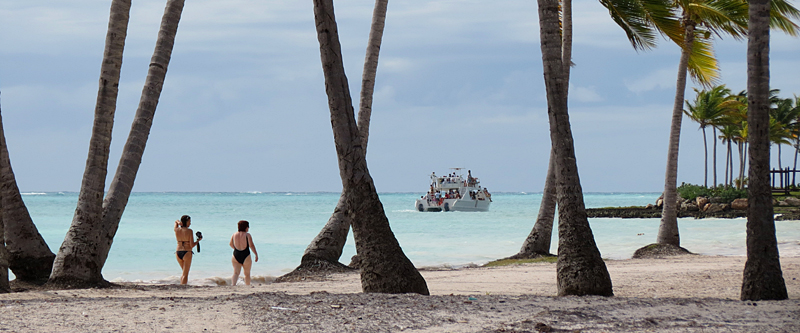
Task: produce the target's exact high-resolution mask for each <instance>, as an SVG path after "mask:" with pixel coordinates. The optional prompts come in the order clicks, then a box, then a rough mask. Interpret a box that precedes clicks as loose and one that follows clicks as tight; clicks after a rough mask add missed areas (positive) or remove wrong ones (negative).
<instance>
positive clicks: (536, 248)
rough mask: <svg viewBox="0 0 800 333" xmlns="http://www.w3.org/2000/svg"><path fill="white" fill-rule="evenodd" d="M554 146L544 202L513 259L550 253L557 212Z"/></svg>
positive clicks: (548, 167)
mask: <svg viewBox="0 0 800 333" xmlns="http://www.w3.org/2000/svg"><path fill="white" fill-rule="evenodd" d="M555 162H556V160H555V156H554V152H553V148H552V147H551V148H550V163H548V166H547V178H546V179H545V181H544V192H543V193H542V203H541V204H540V205H539V215H538V217H537V218H536V223H535V224H534V225H533V229H532V230H531V233H530V234H528V237H527V238H525V241H524V242H523V243H522V248H520V250H519V253H517V254H515V255H513V256H511V257H510V258H512V259H530V258H534V257H537V256H541V255H551V254H550V242H551V239H552V238H553V220H554V219H555V212H556V199H557V194H556V166H555Z"/></svg>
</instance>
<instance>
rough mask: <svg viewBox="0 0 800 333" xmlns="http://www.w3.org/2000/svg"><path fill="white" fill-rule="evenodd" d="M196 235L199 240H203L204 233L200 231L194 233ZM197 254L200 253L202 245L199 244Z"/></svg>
mask: <svg viewBox="0 0 800 333" xmlns="http://www.w3.org/2000/svg"><path fill="white" fill-rule="evenodd" d="M194 235H195V236H197V240H201V239H203V233H202V232H199V231H198V232H196V233H194ZM197 253H200V243H197Z"/></svg>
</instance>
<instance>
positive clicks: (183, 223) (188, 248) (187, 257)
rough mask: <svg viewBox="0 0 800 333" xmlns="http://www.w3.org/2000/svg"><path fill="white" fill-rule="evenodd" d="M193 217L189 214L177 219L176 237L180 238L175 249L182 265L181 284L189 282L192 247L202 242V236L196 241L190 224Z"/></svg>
mask: <svg viewBox="0 0 800 333" xmlns="http://www.w3.org/2000/svg"><path fill="white" fill-rule="evenodd" d="M191 224H192V218H191V217H189V215H184V216H181V219H180V220H176V221H175V239H176V240H178V249H177V250H176V251H175V259H177V260H178V264H180V265H181V272H182V273H181V284H186V283H187V282H189V269H190V268H191V267H192V254H194V252H192V249H193V248H194V247H195V246H197V245H198V244H199V243H200V240H201V239H203V238H202V237H198V238H197V242H195V241H194V234H193V233H192V229H189V226H190V225H191Z"/></svg>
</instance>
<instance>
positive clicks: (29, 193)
mask: <svg viewBox="0 0 800 333" xmlns="http://www.w3.org/2000/svg"><path fill="white" fill-rule="evenodd" d="M78 193H79V191H21V192H20V194H21V195H48V194H78ZM338 193H341V191H133V192H131V194H282V195H292V194H338ZM416 193H424V192H421V191H413V192H410V191H385V192H380V191H379V192H378V194H416ZM542 193H543V192H542V191H497V192H495V191H492V194H516V195H520V194H521V195H535V194H542ZM583 194H661V192H658V191H608V192H604V191H592V192H583Z"/></svg>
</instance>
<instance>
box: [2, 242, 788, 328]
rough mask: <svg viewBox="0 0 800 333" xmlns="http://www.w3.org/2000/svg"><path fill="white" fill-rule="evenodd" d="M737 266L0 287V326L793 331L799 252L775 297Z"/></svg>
mask: <svg viewBox="0 0 800 333" xmlns="http://www.w3.org/2000/svg"><path fill="white" fill-rule="evenodd" d="M744 261H745V258H744V257H708V256H686V257H679V258H675V259H648V260H619V261H608V262H607V263H606V264H607V266H608V270H609V272H610V274H611V279H612V282H613V284H614V294H615V297H553V296H554V295H555V294H556V266H555V264H548V263H540V264H526V265H519V266H506V267H498V268H468V269H460V270H447V271H422V275H423V276H424V277H425V280H426V281H427V283H428V288H429V289H430V291H431V295H433V296H430V297H426V296H419V295H383V294H363V293H360V291H361V288H360V282H359V276H358V274H357V273H348V274H336V275H332V276H330V277H329V278H328V279H327V280H325V281H307V282H292V283H270V284H263V285H258V286H252V287H245V286H237V287H184V286H175V285H168V286H164V285H162V286H154V285H126V287H125V288H114V289H87V290H59V291H27V292H18V293H11V294H0V332H2V331H11V332H86V331H97V332H143V331H146V332H167V331H182V332H203V331H209V332H229V331H234V330H235V331H253V332H353V331H361V332H375V331H384V332H389V331H391V332H395V331H413V332H537V331H547V330H548V329H550V330H551V331H553V332H559V331H561V332H566V331H573V330H580V331H581V332H641V331H663V332H731V331H734V332H759V331H771V332H800V281H798V280H799V279H800V257H787V258H781V264H782V268H783V277H784V280H785V281H786V287H787V289H788V292H789V300H784V301H762V302H742V301H739V300H738V299H739V291H740V288H741V283H742V270H743V268H744Z"/></svg>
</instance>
